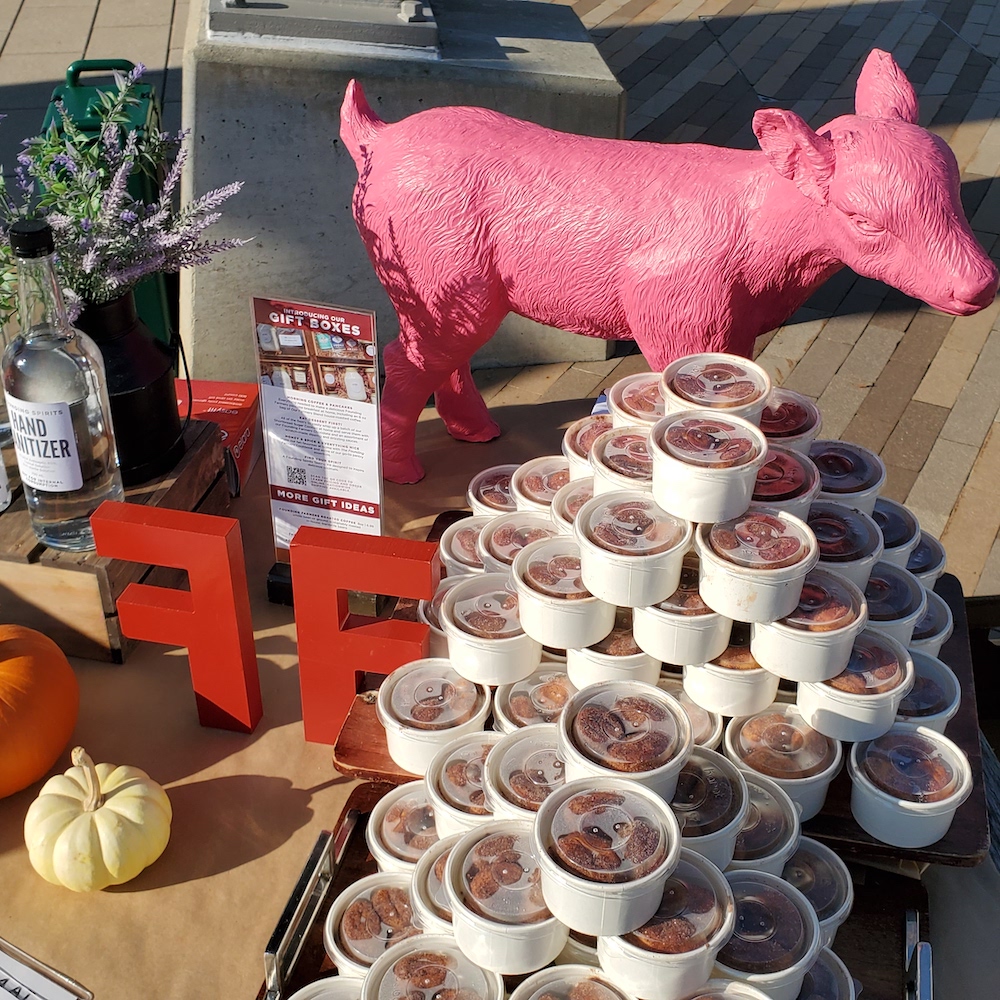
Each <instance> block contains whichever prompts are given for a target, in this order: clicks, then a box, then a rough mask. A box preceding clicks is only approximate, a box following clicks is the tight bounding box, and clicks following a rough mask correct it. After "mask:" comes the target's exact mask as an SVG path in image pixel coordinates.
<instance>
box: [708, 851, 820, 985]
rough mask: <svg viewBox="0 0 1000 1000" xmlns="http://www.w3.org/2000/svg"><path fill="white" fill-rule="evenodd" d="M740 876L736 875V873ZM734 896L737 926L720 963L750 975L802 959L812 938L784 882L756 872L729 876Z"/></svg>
mask: <svg viewBox="0 0 1000 1000" xmlns="http://www.w3.org/2000/svg"><path fill="white" fill-rule="evenodd" d="M737 875H738V876H739V877H736V876H737ZM730 883H731V885H732V887H733V896H734V898H735V900H736V926H735V928H734V929H733V936H732V937H731V938H730V939H729V941H728V942H727V943H726V945H725V946H724V947H723V949H722V951H721V952H719V963H720V964H721V965H724V966H726V967H727V968H730V969H735V970H736V971H737V972H745V973H749V974H751V975H759V974H760V973H769V972H782V971H783V970H785V969H790V968H791V967H792V966H793V965H795V964H796V963H797V962H800V961H802V959H803V958H804V957H805V955H806V953H807V952H808V951H809V948H810V947H812V946H813V940H812V939H811V936H810V933H809V930H810V928H809V924H808V923H807V922H806V918H805V915H804V914H803V913H802V912H801V910H799V908H798V906H796V904H795V900H794V899H792V898H791V896H790V895H789V894H788V893H787V892H786V891H785V890H784V888H783V884H778V885H775V884H774V883H772V882H770V881H769V880H768V881H765V879H764V877H762V876H761V874H760V873H759V872H754V871H740V872H737V873H733V874H732V875H731V876H730Z"/></svg>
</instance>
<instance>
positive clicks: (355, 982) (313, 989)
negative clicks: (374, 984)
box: [288, 976, 361, 1000]
mask: <svg viewBox="0 0 1000 1000" xmlns="http://www.w3.org/2000/svg"><path fill="white" fill-rule="evenodd" d="M360 997H361V980H360V979H354V978H352V977H349V976H328V977H327V978H325V979H317V980H316V982H314V983H309V984H308V985H307V986H303V987H302V989H301V990H296V991H295V992H294V993H293V994H292V995H291V996H290V997H289V998H288V1000H360Z"/></svg>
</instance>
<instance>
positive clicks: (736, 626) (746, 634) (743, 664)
mask: <svg viewBox="0 0 1000 1000" xmlns="http://www.w3.org/2000/svg"><path fill="white" fill-rule="evenodd" d="M712 663H714V664H715V665H716V666H717V667H725V668H726V669H727V670H762V669H763V667H761V665H760V664H759V663H758V662H757V661H756V660H755V659H754V658H753V654H752V653H751V652H750V626H749V625H748V624H746V622H733V628H732V631H731V632H730V633H729V645H728V646H727V647H726V649H725V650H723V652H721V653H720V654H719V655H718V656H717V657H716V658H715V659H714V660H712Z"/></svg>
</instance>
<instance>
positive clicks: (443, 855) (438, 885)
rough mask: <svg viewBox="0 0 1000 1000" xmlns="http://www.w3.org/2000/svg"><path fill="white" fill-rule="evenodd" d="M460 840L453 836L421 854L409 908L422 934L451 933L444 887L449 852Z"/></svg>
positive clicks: (414, 872) (459, 836)
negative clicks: (411, 908) (421, 929)
mask: <svg viewBox="0 0 1000 1000" xmlns="http://www.w3.org/2000/svg"><path fill="white" fill-rule="evenodd" d="M461 838H462V834H460V833H453V834H452V835H451V836H450V837H445V838H444V839H442V840H439V841H437V842H436V843H434V844H433V845H432V846H431V847H428V848H427V850H426V851H424V853H423V855H422V856H421V858H420V860H419V861H418V862H417V864H416V867H415V868H414V869H413V876H412V879H411V882H410V905H411V906H412V907H413V913H414V915H415V916H416V918H417V920H418V921H419V923H420V926H421V927H423V929H424V933H425V934H451V904H450V903H449V902H448V893H447V891H446V889H445V885H444V867H445V864H446V863H447V861H448V852H449V851H450V850H451V849H452V848H453V847H454V846H455V844H457V843H458V841H459V840H460V839H461Z"/></svg>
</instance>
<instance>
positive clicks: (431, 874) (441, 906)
mask: <svg viewBox="0 0 1000 1000" xmlns="http://www.w3.org/2000/svg"><path fill="white" fill-rule="evenodd" d="M447 839H448V844H447V845H446V846H444V847H442V848H440V849H439V850H437V849H436V848H431V850H434V851H436V853H437V857H436V858H435V859H434V864H433V865H431V867H430V868H429V869H428V870H427V893H426V896H427V899H428V901H429V902H430V904H431V909H432V910H433V911H434V914H435V915H436V916H438V917H440V918H441V919H442V920H451V901H450V900H449V899H448V891H447V889H445V887H444V886H445V875H444V869H445V865H447V864H448V855H449V854H451V849H452V847H454V846H455V842H456V841H457V840H458V836H454V837H449V838H447Z"/></svg>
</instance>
